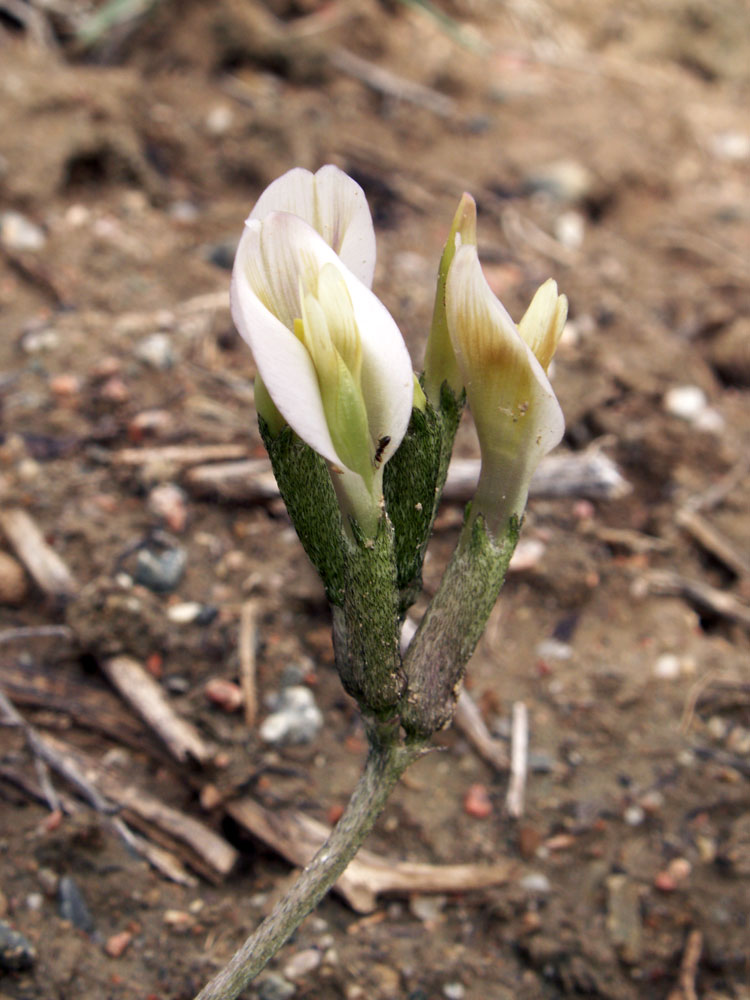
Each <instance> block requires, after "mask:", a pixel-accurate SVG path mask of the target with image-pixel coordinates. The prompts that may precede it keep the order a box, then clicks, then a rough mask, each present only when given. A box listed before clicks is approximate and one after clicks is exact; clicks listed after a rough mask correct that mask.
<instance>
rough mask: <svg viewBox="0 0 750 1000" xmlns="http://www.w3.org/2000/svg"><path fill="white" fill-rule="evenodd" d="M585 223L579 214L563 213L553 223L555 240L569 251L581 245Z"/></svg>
mask: <svg viewBox="0 0 750 1000" xmlns="http://www.w3.org/2000/svg"><path fill="white" fill-rule="evenodd" d="M585 232H586V223H585V221H584V218H583V216H582V215H581V213H580V212H563V213H562V215H561V216H560V217H559V218H558V219H557V220H556V221H555V239H556V240H557V242H558V243H562V245H563V246H564V247H567V248H568V249H569V250H578V249H579V248H580V247H581V246H582V245H583V237H584V234H585Z"/></svg>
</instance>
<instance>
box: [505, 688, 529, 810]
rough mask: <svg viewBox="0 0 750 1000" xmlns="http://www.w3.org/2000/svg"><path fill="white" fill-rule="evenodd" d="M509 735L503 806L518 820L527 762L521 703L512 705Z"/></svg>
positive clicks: (524, 712) (525, 716)
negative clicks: (507, 779) (508, 774)
mask: <svg viewBox="0 0 750 1000" xmlns="http://www.w3.org/2000/svg"><path fill="white" fill-rule="evenodd" d="M511 733H512V736H511V755H510V781H509V783H508V794H507V796H506V798H505V805H506V808H507V810H508V813H509V815H511V816H512V817H513V818H514V819H518V818H519V817H520V816H522V815H523V805H524V796H525V793H526V772H527V769H528V760H529V713H528V710H527V708H526V705H525V703H524V702H522V701H516V702H514V703H513V723H512V730H511Z"/></svg>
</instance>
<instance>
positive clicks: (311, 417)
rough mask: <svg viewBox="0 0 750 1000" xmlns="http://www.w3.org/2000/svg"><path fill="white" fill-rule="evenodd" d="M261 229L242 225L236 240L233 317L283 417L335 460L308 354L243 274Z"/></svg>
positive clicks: (253, 258)
mask: <svg viewBox="0 0 750 1000" xmlns="http://www.w3.org/2000/svg"><path fill="white" fill-rule="evenodd" d="M259 228H260V227H259V225H258V229H253V228H250V226H246V228H245V232H244V234H243V236H242V239H241V240H240V245H239V248H238V250H237V257H236V259H235V265H234V272H233V274H232V286H231V294H230V298H231V304H232V317H233V319H234V322H235V325H236V327H237V329H238V330H239V332H240V334H241V335H242V337H243V338H244V339H245V340H246V341H247V343H248V345H249V346H250V348H251V350H252V352H253V356H254V358H255V364H256V365H257V367H258V371H259V372H260V376H261V378H262V379H263V382H264V384H265V386H266V389H267V391H268V393H269V395H270V396H271V398H272V399H273V401H274V403H275V404H276V407H277V408H278V410H279V412H280V413H281V415H282V416H283V417H284V419H285V420H286V422H287V423H288V424H289V425H290V427H292V428H293V429H294V430H295V431H296V432H297V433H298V434H299V435H300V437H301V438H302V439H303V440H304V441H306V442H307V444H309V445H310V447H311V448H314V449H315V451H317V452H318V453H319V454H320V455H322V456H323V457H324V458H326V459H328V461H329V462H333V463H334V464H337V463H338V456H337V455H336V449H335V448H334V446H333V441H332V440H331V434H330V432H329V430H328V424H327V422H326V418H325V413H324V412H323V401H322V399H321V396H320V389H319V388H318V378H317V375H316V374H315V369H314V368H313V364H312V361H311V360H310V355H309V354H308V353H307V350H306V349H305V347H304V345H303V344H301V343H300V341H299V340H298V339H297V337H295V335H294V333H292V331H291V330H289V329H288V328H287V327H286V326H285V325H284V324H283V323H282V322H281V320H279V319H277V317H276V316H274V315H273V314H272V313H271V312H270V311H269V310H268V308H267V307H266V306H265V305H264V303H263V302H262V301H261V299H260V298H259V297H258V295H257V294H256V292H255V291H254V290H253V288H252V287H251V284H250V282H249V280H248V277H247V274H248V271H249V270H254V267H253V265H254V262H255V261H256V260H257V256H258V253H259V238H260V233H259Z"/></svg>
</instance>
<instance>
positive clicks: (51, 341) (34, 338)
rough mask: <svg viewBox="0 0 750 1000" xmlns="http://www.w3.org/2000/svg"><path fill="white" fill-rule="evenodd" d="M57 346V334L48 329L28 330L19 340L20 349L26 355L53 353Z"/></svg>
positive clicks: (58, 339)
mask: <svg viewBox="0 0 750 1000" xmlns="http://www.w3.org/2000/svg"><path fill="white" fill-rule="evenodd" d="M59 345H60V336H59V334H58V333H57V332H56V331H55V330H51V329H50V328H49V327H46V328H45V329H42V330H29V331H28V332H27V333H25V334H24V335H23V337H22V338H21V347H22V348H23V350H24V351H25V352H26V354H41V353H42V351H54V350H55V348H56V347H59Z"/></svg>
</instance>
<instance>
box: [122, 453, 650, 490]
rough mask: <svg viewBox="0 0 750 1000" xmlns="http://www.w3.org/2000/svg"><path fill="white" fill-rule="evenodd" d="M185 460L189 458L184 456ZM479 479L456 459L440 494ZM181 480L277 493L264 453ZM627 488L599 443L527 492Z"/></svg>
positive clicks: (551, 461)
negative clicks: (262, 456) (596, 446)
mask: <svg viewBox="0 0 750 1000" xmlns="http://www.w3.org/2000/svg"><path fill="white" fill-rule="evenodd" d="M216 447H218V446H216ZM227 447H232V446H229V445H228V446H227ZM149 451H150V452H151V454H152V455H153V460H154V461H158V460H159V459H160V457H161V455H162V454H163V453H165V452H167V449H166V448H160V449H140V448H128V449H126V450H125V452H119V453H118V458H116V459H115V461H116V462H118V463H122V462H123V459H122V457H119V456H123V455H125V456H126V458H127V462H128V464H136V461H137V458H138V456H139V455H147V453H148V452H149ZM208 460H209V459H208V458H207V459H206V461H208ZM147 461H149V458H148V457H147V458H145V459H143V462H144V464H145V463H146V462H147ZM138 464H140V461H138ZM183 464H189V463H188V462H187V461H186V462H184V463H183ZM478 479H479V460H478V459H473V458H468V459H461V458H457V459H454V460H453V461H452V462H451V464H450V467H449V469H448V478H447V480H446V483H445V489H444V490H443V497H444V499H446V500H449V501H453V502H457V503H463V502H465V501H467V500H469V499H471V497H472V496H473V494H474V491H475V490H476V486H477V480H478ZM184 483H185V486H186V487H187V489H188V490H189V491H190V492H191V493H193V494H194V495H195V496H198V497H210V496H213V497H218V498H219V499H221V500H227V501H230V502H234V503H264V502H267V501H268V500H272V499H274V498H275V497H277V496H278V495H279V491H278V487H277V486H276V480H275V479H274V478H273V473H272V472H271V463H270V462H269V461H268V460H267V459H264V458H258V459H246V460H244V461H238V462H232V461H227V462H219V463H217V464H212V465H196V466H195V467H194V468H192V469H190V470H189V471H187V472H186V473H185V476H184ZM630 490H631V486H630V484H629V483H628V482H627V481H626V480H625V479H624V478H623V477H622V475H621V473H620V471H619V469H618V468H617V466H616V465H615V463H614V462H613V461H612V459H611V458H608V457H607V456H606V455H604V454H602V452H600V451H599V450H598V449H589V450H588V451H585V452H582V453H581V454H571V455H549V456H547V457H546V458H544V459H542V461H541V462H540V464H539V467H538V468H537V471H536V473H535V474H534V477H533V479H532V480H531V490H530V493H531V496H532V497H537V498H539V497H571V496H573V497H585V498H587V499H590V500H616V499H618V498H619V497H623V496H626V495H627V494H628V493H629V492H630Z"/></svg>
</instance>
